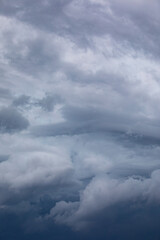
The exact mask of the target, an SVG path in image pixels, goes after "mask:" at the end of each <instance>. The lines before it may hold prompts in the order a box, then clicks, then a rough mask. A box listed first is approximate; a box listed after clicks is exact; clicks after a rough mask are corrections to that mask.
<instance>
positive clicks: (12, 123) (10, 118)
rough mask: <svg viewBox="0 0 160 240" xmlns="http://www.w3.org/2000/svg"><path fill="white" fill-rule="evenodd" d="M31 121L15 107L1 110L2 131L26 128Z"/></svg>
mask: <svg viewBox="0 0 160 240" xmlns="http://www.w3.org/2000/svg"><path fill="white" fill-rule="evenodd" d="M28 125H29V122H28V120H27V119H26V118H24V117H23V116H22V115H21V114H20V113H19V112H18V111H17V110H16V109H14V108H4V109H2V110H1V111H0V130H1V132H2V133H3V132H9V133H11V132H14V131H21V130H23V129H26V128H27V127H28Z"/></svg>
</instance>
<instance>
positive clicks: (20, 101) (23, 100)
mask: <svg viewBox="0 0 160 240" xmlns="http://www.w3.org/2000/svg"><path fill="white" fill-rule="evenodd" d="M29 99H30V97H29V96H26V95H21V96H19V97H17V98H15V99H14V100H13V105H14V106H23V105H26V104H28V103H29Z"/></svg>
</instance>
